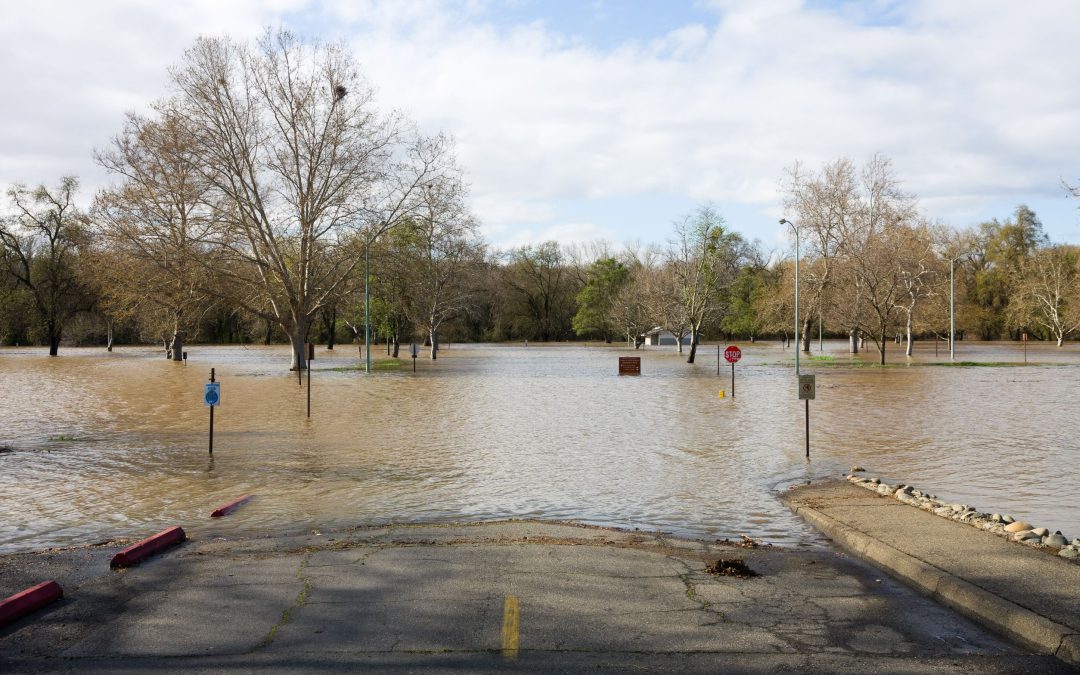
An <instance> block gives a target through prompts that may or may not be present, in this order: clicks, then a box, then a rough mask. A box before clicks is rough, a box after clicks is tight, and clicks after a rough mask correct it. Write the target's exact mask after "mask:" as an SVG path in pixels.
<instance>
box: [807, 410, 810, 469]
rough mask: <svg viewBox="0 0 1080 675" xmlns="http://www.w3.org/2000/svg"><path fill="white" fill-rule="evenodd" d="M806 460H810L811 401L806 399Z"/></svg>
mask: <svg viewBox="0 0 1080 675" xmlns="http://www.w3.org/2000/svg"><path fill="white" fill-rule="evenodd" d="M806 459H807V461H809V460H810V399H806Z"/></svg>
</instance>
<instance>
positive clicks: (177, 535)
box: [109, 526, 187, 567]
mask: <svg viewBox="0 0 1080 675" xmlns="http://www.w3.org/2000/svg"><path fill="white" fill-rule="evenodd" d="M186 538H187V535H185V534H184V530H182V529H181V528H179V527H176V526H173V527H170V528H169V529H167V530H162V531H161V532H158V533H157V534H155V535H154V536H152V537H150V538H148V539H143V540H142V541H140V542H139V543H137V544H132V545H131V546H128V547H127V548H125V549H124V550H123V551H120V552H119V553H117V554H116V555H114V556H113V559H112V562H111V563H109V566H110V567H130V566H132V565H137V564H139V563H140V562H142V561H143V560H144V559H146V558H149V557H150V556H152V555H154V554H155V553H158V552H159V551H164V550H165V549H167V548H169V547H170V546H176V545H177V544H179V543H180V542H182V541H184V539H186Z"/></svg>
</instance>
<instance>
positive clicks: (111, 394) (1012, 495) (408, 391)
mask: <svg viewBox="0 0 1080 675" xmlns="http://www.w3.org/2000/svg"><path fill="white" fill-rule="evenodd" d="M740 346H741V347H742V348H743V355H744V357H743V360H742V361H741V362H740V363H739V364H738V366H737V368H736V378H737V381H736V393H737V396H736V397H735V398H732V397H731V396H730V391H729V390H730V388H731V386H730V371H729V370H728V366H727V363H726V362H724V363H723V368H722V370H721V376H720V377H717V375H716V348H715V346H712V345H710V346H705V347H703V349H702V352H701V354H700V357H699V363H698V364H696V365H694V366H689V365H687V364H685V363H684V362H683V358H682V357H679V356H678V355H677V354H675V353H674V349H673V348H657V347H650V348H648V350H647V351H644V352H638V353H637V355H639V356H641V357H642V374H641V376H640V377H619V376H618V375H617V372H618V368H617V358H618V357H619V356H626V355H631V354H633V351H632V350H627V349H625V348H620V347H618V346H614V347H605V346H595V345H591V346H582V345H565V344H563V345H529V346H527V347H526V346H524V345H456V344H455V345H449V346H448V348H447V349H446V350H445V351H444V352H443V353H442V356H441V357H440V359H439V360H438V361H437V362H434V363H432V362H430V361H429V360H428V359H426V358H420V359H418V368H417V371H418V372H416V373H415V374H413V373H412V371H411V367H410V365H409V364H408V363H407V361H408V359H404V361H406V363H405V365H404V367H402V368H401V369H399V370H379V371H376V372H373V373H371V374H366V373H364V372H362V371H358V370H334V369H338V368H345V367H348V366H354V367H355V366H357V365H358V363H359V357H358V355H357V352H356V348H355V347H353V346H349V345H345V346H343V347H339V348H338V349H336V350H334V351H333V352H327V351H326V350H325V349H322V348H320V349H319V350H318V352H317V358H316V360H315V362H314V367H315V372H314V374H313V380H312V384H313V387H312V402H313V413H312V417H311V419H310V420H309V419H307V418H306V416H305V390H304V389H303V388H301V387H299V386H298V385H297V380H296V376H295V374H290V373H288V372H287V366H288V349H287V348H286V347H203V346H198V345H196V346H193V347H190V348H189V353H190V360H189V362H188V364H187V365H186V366H185V365H182V364H176V363H172V362H170V361H167V360H165V359H164V358H162V355H161V352H160V351H159V350H154V349H150V348H135V347H131V348H120V349H118V350H117V351H115V352H113V353H112V354H108V353H106V352H105V351H104V350H103V349H100V348H95V349H62V350H61V356H60V357H59V358H49V357H48V356H46V355H45V353H44V351H43V350H39V349H19V348H4V349H0V445H6V446H9V447H10V448H11V449H12V451H11V452H4V453H0V551H15V550H26V549H34V548H42V547H46V546H56V545H67V544H76V543H87V542H94V541H100V540H103V539H107V538H110V537H117V536H136V535H142V534H145V533H147V532H149V531H153V530H154V529H155V528H160V527H164V526H167V525H171V524H183V525H184V527H185V529H188V530H189V531H192V532H196V533H198V532H200V531H203V530H205V531H207V532H228V531H243V532H247V533H250V532H264V531H269V532H272V531H280V530H285V529H289V530H296V529H298V528H304V527H319V526H342V525H351V524H359V523H365V524H371V523H382V522H389V521H393V522H407V521H419V520H424V521H447V520H462V519H465V520H487V519H495V518H507V517H522V518H525V517H528V518H551V519H575V520H579V521H583V522H588V523H597V524H606V525H618V526H624V527H641V528H649V529H663V530H667V531H670V532H672V533H675V534H679V535H683V536H694V537H737V536H738V535H741V534H748V535H751V536H753V537H756V538H761V539H764V540H767V541H772V542H777V543H787V544H794V543H811V542H814V541H816V535H814V534H813V533H812V532H811V531H810V530H809V529H808V528H807V527H806V526H805V525H804V524H802V522H801V521H800V520H799V519H798V518H796V517H793V516H792V515H791V514H790V512H789V511H788V509H787V508H786V507H784V506H783V505H782V504H780V502H779V501H777V499H776V498H775V493H776V490H777V489H779V488H780V487H782V486H785V485H788V484H791V483H794V482H799V481H802V480H805V479H806V478H812V477H820V476H826V475H836V474H839V473H841V472H844V471H846V470H847V469H848V468H850V467H851V465H852V464H860V465H862V466H864V467H866V469H867V470H868V473H870V474H871V475H877V476H881V477H882V478H883V479H886V480H895V481H906V482H909V483H911V484H914V485H916V486H918V487H921V488H923V489H926V490H929V491H931V492H934V493H936V494H937V495H938V496H939V497H941V498H943V499H949V500H954V501H959V502H964V503H968V504H971V505H972V506H975V507H976V508H978V509H980V510H995V511H1001V512H1005V513H1011V514H1013V515H1015V516H1017V517H1023V518H1024V519H1025V520H1027V521H1029V522H1033V523H1037V524H1039V525H1043V526H1046V527H1050V528H1051V529H1061V530H1063V531H1064V532H1065V534H1067V535H1069V536H1073V537H1076V536H1080V481H1077V478H1076V476H1077V458H1078V456H1080V396H1077V390H1078V385H1080V349H1078V348H1077V346H1076V345H1070V346H1066V347H1065V348H1063V349H1057V348H1055V347H1053V346H1052V345H1033V346H1031V347H1030V350H1029V354H1028V360H1029V362H1030V363H1029V364H1028V365H1026V366H1020V365H1017V366H1007V365H1002V364H1005V363H1012V364H1020V363H1021V362H1022V359H1023V352H1022V348H1021V347H1019V346H1017V345H1012V344H965V343H960V344H959V347H958V355H957V360H958V361H960V360H961V359H963V360H964V361H980V362H984V363H995V364H998V365H994V366H985V365H984V366H959V367H941V366H933V365H928V363H929V362H933V361H935V360H938V361H947V359H948V355H947V353H946V351H945V350H944V349H942V350H941V352H940V355H939V356H938V357H937V359H935V357H934V349H933V345H932V344H930V345H920V346H919V351H918V352H917V354H916V357H915V358H914V360H913V363H915V364H916V365H914V366H907V365H904V364H905V362H906V361H907V360H906V359H905V358H904V356H903V354H902V352H901V351H900V349H899V347H896V346H895V345H890V347H891V348H894V349H893V351H891V353H890V354H889V361H890V362H892V363H896V364H897V365H896V366H894V367H889V368H884V369H882V368H874V367H861V366H862V364H865V363H866V362H868V361H872V360H873V359H874V355H873V354H871V355H868V356H862V357H859V358H857V359H856V360H855V361H852V359H851V357H849V356H848V355H847V353H846V344H845V343H840V342H826V344H825V350H824V352H819V351H818V346H817V343H816V342H815V343H814V350H813V352H812V355H813V356H824V357H825V358H830V357H831V358H832V359H833V360H832V361H830V362H828V363H824V362H822V361H820V360H818V361H814V360H807V359H805V358H804V360H803V371H804V372H813V373H816V374H817V376H818V381H817V400H815V401H813V402H812V403H811V454H812V459H811V461H810V462H809V463H807V462H806V461H805V459H804V457H803V454H804V446H803V410H804V409H803V407H802V405H801V403H800V402H799V401H798V400H797V398H796V397H797V393H796V387H795V377H794V369H793V367H792V366H793V354H792V352H791V350H790V349H788V350H783V349H781V347H780V345H779V344H778V343H777V342H775V341H770V342H764V343H763V342H759V343H758V344H747V343H740ZM211 367H214V368H216V369H217V376H218V379H219V381H220V382H221V407H220V408H218V409H217V411H216V413H215V438H214V455H213V458H212V459H211V458H210V457H209V456H208V455H207V447H206V445H207V421H208V410H207V408H206V407H205V406H204V405H203V402H202V391H203V384H204V382H206V380H207V376H208V375H209V371H210V368H211ZM720 390H724V391H725V392H726V394H727V395H726V396H725V397H723V398H720V397H719V396H718V393H719V391H720ZM244 493H254V494H256V495H257V498H256V499H255V500H253V501H252V502H251V503H249V504H248V505H246V506H244V507H243V508H242V509H240V510H238V511H237V512H236V513H235V514H233V515H231V516H229V518H227V519H225V520H224V521H222V522H215V523H213V524H211V522H210V520H209V518H208V517H207V516H208V514H209V512H210V510H211V509H212V508H213V507H214V506H216V505H218V504H221V503H222V502H225V501H228V500H230V499H232V498H234V497H237V496H239V495H241V494H244Z"/></svg>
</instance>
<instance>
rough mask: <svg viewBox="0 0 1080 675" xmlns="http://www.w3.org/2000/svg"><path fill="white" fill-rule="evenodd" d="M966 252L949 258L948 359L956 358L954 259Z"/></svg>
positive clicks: (965, 253)
mask: <svg viewBox="0 0 1080 675" xmlns="http://www.w3.org/2000/svg"><path fill="white" fill-rule="evenodd" d="M967 254H968V251H965V252H964V253H960V254H958V255H955V256H953V257H951V258H949V360H950V361H954V360H956V276H955V273H954V272H953V268H954V267H955V266H956V261H957V260H959V259H960V258H962V257H964V256H965V255H967Z"/></svg>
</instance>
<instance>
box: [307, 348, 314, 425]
mask: <svg viewBox="0 0 1080 675" xmlns="http://www.w3.org/2000/svg"><path fill="white" fill-rule="evenodd" d="M314 360H315V343H314V342H309V343H307V416H308V417H309V418H310V417H311V362H312V361H314Z"/></svg>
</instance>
